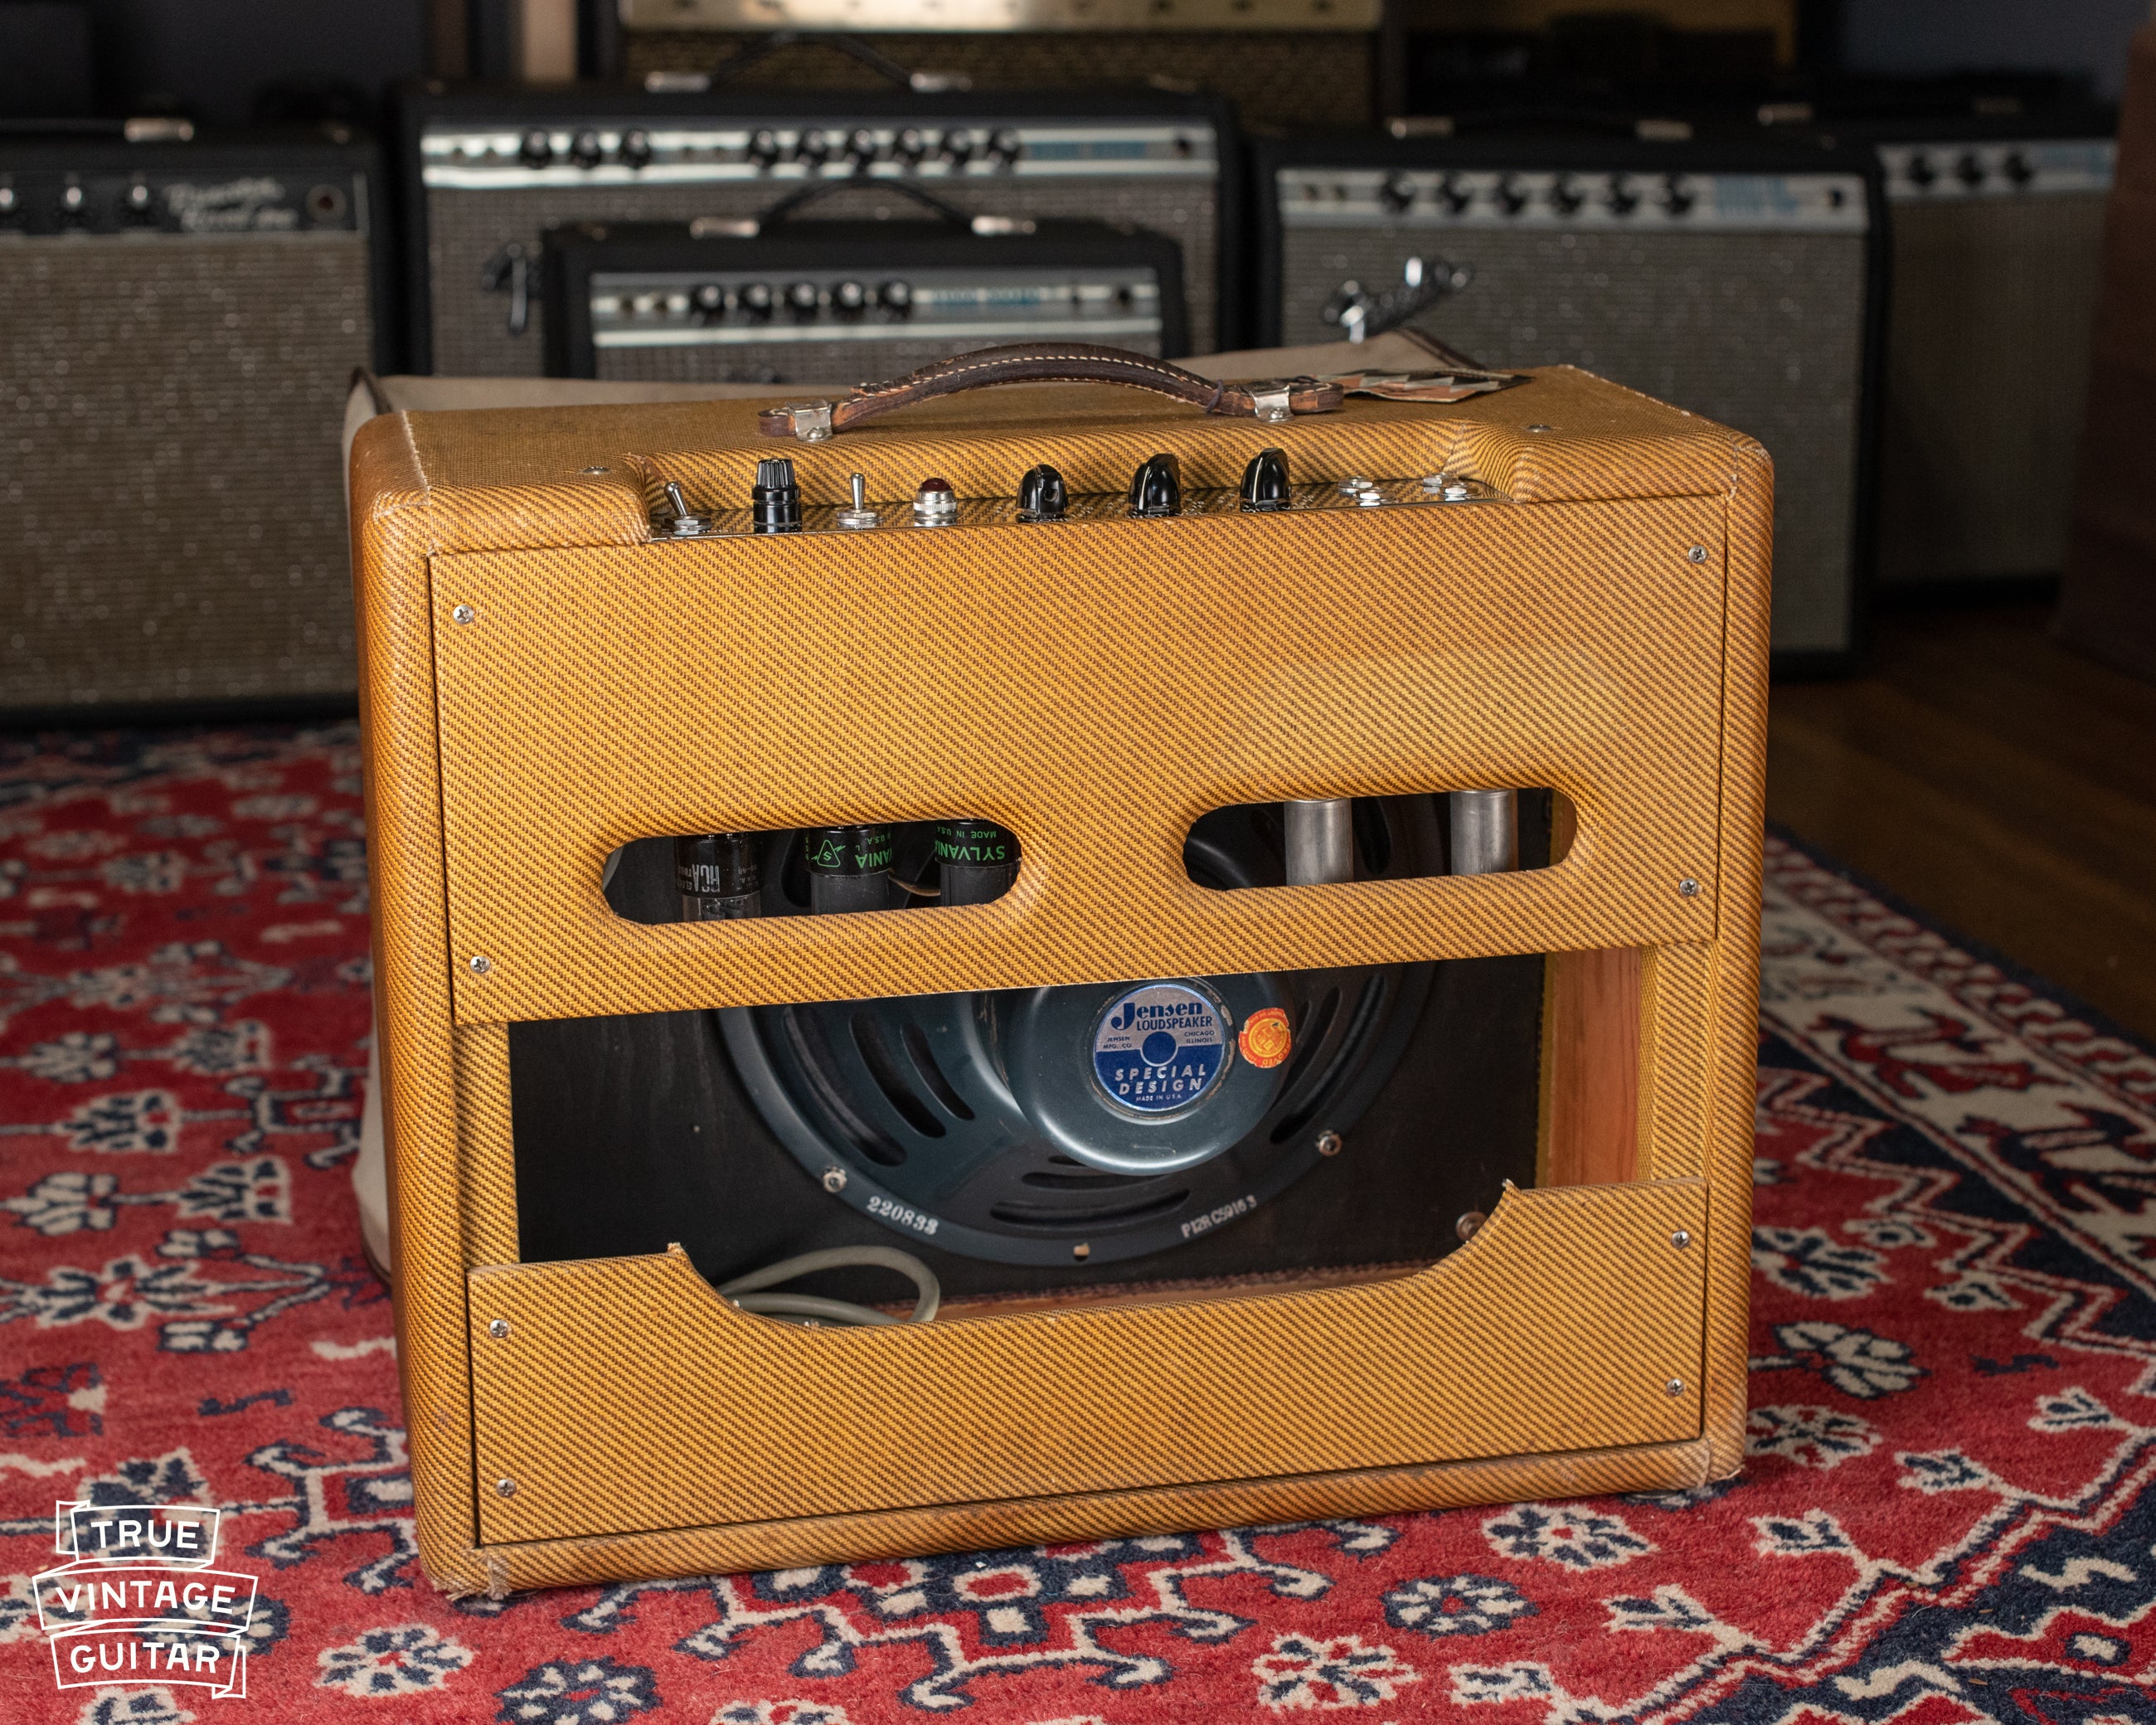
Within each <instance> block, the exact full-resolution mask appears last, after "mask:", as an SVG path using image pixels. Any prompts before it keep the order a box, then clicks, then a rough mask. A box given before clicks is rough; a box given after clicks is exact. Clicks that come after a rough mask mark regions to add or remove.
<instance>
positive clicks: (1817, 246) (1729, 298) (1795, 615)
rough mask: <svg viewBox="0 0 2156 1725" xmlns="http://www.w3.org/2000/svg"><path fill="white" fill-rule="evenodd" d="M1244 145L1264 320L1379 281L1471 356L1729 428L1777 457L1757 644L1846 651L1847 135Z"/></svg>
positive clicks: (1872, 395) (1855, 542)
mask: <svg viewBox="0 0 2156 1725" xmlns="http://www.w3.org/2000/svg"><path fill="white" fill-rule="evenodd" d="M1255 154H1256V158H1257V162H1258V167H1257V171H1256V176H1255V178H1256V184H1257V187H1258V202H1259V220H1260V251H1261V254H1262V257H1263V259H1264V262H1263V264H1262V266H1261V268H1260V327H1261V328H1262V329H1264V330H1265V331H1268V332H1269V334H1270V336H1272V337H1274V338H1276V339H1278V340H1281V341H1290V342H1301V341H1321V340H1323V339H1325V338H1326V337H1327V336H1328V335H1330V336H1337V335H1338V334H1340V333H1342V330H1343V318H1346V319H1347V320H1348V321H1350V322H1352V321H1353V317H1354V316H1357V315H1359V314H1358V308H1361V309H1363V310H1368V309H1373V308H1375V307H1376V306H1377V305H1378V304H1379V302H1380V300H1383V303H1384V305H1386V306H1387V307H1389V308H1390V310H1391V311H1393V312H1394V314H1395V315H1407V316H1409V318H1410V321H1411V323H1412V326H1414V327H1418V328H1420V329H1423V330H1425V331H1429V332H1430V333H1431V334H1433V335H1435V336H1438V337H1440V339H1441V340H1443V341H1445V342H1446V343H1447V344H1449V345H1450V346H1451V347H1455V348H1457V349H1459V350H1460V351H1461V352H1465V353H1467V354H1471V355H1472V356H1473V357H1475V358H1476V359H1478V360H1480V361H1481V362H1484V363H1486V364H1491V365H1557V364H1566V365H1577V366H1580V367H1584V368H1585V369H1587V370H1589V371H1592V372H1598V373H1599V374H1601V375H1602V376H1604V377H1609V378H1612V379H1614V381H1616V382H1620V383H1624V384H1626V385H1629V386H1630V387H1631V388H1635V389H1640V390H1644V391H1645V392H1646V393H1649V394H1651V395H1654V396H1656V397H1658V398H1661V399H1662V400H1666V401H1669V402H1671V403H1675V404H1676V405H1677V406H1679V407H1681V408H1686V409H1687V410H1689V411H1691V412H1693V413H1700V414H1702V415H1705V416H1707V417H1709V418H1715V419H1718V420H1720V421H1722V422H1723V423H1725V424H1731V425H1735V426H1738V427H1740V428H1742V429H1744V430H1745V431H1748V432H1749V433H1750V434H1753V436H1755V437H1758V439H1760V440H1761V441H1762V442H1763V443H1764V444H1766V445H1767V447H1768V450H1769V451H1770V452H1771V453H1772V454H1773V455H1774V464H1775V506H1774V527H1775V543H1776V557H1775V571H1776V578H1775V583H1774V650H1775V654H1776V657H1777V660H1778V662H1779V664H1780V665H1784V667H1788V668H1801V667H1804V666H1807V665H1809V666H1816V667H1821V668H1828V667H1833V666H1836V665H1842V664H1845V663H1846V662H1847V661H1848V660H1849V659H1850V657H1851V655H1852V654H1853V653H1854V651H1855V650H1856V646H1857V644H1858V640H1859V638H1860V633H1861V614H1862V608H1863V605H1862V599H1863V593H1864V591H1865V588H1866V585H1867V577H1868V572H1869V567H1868V566H1869V561H1870V548H1871V531H1872V492H1873V486H1872V483H1871V475H1872V472H1873V470H1874V466H1875V461H1874V455H1873V442H1874V427H1875V424H1876V414H1877V401H1878V394H1877V390H1876V381H1875V380H1876V375H1877V370H1878V357H1879V350H1880V345H1881V326H1882V318H1881V312H1882V311H1883V306H1884V295H1883V292H1882V277H1883V275H1884V271H1883V270H1882V269H1881V259H1882V253H1883V242H1884V224H1883V222H1882V219H1881V199H1880V194H1879V177H1878V172H1877V168H1876V164H1875V163H1874V162H1873V161H1872V159H1871V156H1870V154H1869V152H1868V151H1864V150H1861V149H1858V148H1854V147H1851V148H1847V149H1843V150H1840V151H1836V150H1830V149H1826V148H1822V147H1820V146H1817V145H1815V144H1814V145H1804V144H1799V145H1794V146H1790V147H1789V148H1778V147H1760V146H1752V145H1748V144H1743V143H1733V144H1722V145H1708V144H1705V143H1694V142H1691V141H1680V140H1676V139H1672V140H1670V141H1635V140H1631V139H1629V138H1615V137H1607V138H1603V137H1596V136H1591V135H1589V136H1536V137H1516V136H1473V135H1468V136H1460V137H1431V138H1417V139H1409V140H1404V141H1402V140H1374V139H1373V140H1370V141H1352V140H1351V141H1337V142H1330V143H1323V144H1301V143H1271V142H1268V143H1264V144H1261V145H1260V146H1257V148H1256V151H1255ZM1440 265H1441V266H1443V267H1442V268H1440ZM1409 278H1412V279H1413V282H1412V283H1410V281H1409ZM1413 284H1420V288H1419V290H1417V289H1416V288H1415V287H1414V285H1413ZM1417 305H1419V306H1420V308H1421V309H1419V310H1413V309H1412V308H1414V307H1415V306H1417ZM1402 308H1408V309H1407V310H1406V311H1404V312H1403V311H1402ZM1368 326H1369V327H1376V326H1377V325H1376V324H1370V325H1368ZM1558 429H1560V430H1561V429H1563V428H1562V427H1559V428H1558Z"/></svg>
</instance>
